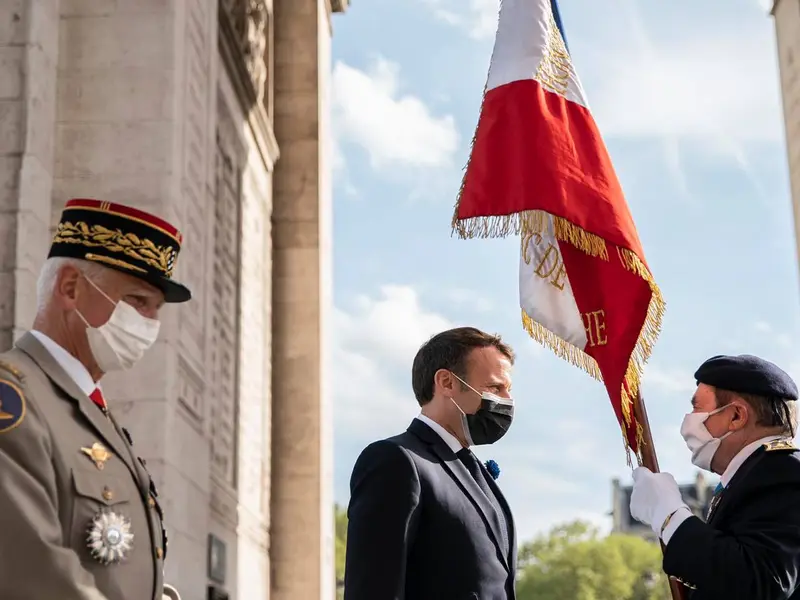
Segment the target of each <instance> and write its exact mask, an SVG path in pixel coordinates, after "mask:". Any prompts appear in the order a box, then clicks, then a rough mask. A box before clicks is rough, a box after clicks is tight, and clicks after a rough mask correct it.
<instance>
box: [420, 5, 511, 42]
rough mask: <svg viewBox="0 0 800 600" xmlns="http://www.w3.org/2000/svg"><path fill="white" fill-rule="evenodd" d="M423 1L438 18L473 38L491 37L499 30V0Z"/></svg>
mask: <svg viewBox="0 0 800 600" xmlns="http://www.w3.org/2000/svg"><path fill="white" fill-rule="evenodd" d="M422 1H423V3H424V4H426V5H427V6H428V7H429V8H430V9H431V10H432V11H433V15H434V16H435V17H436V18H437V19H439V20H441V21H444V22H445V23H448V24H450V25H454V26H456V27H458V28H460V29H463V30H464V31H466V32H467V34H468V35H469V36H470V37H471V38H473V39H476V40H484V39H490V38H492V37H494V34H495V32H496V31H497V12H498V9H499V7H500V3H499V0H422ZM467 2H468V4H467ZM465 4H466V6H465Z"/></svg>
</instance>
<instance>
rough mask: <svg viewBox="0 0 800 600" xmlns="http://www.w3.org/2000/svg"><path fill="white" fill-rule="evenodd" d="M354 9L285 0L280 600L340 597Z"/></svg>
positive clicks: (276, 256) (281, 20) (274, 523)
mask: <svg viewBox="0 0 800 600" xmlns="http://www.w3.org/2000/svg"><path fill="white" fill-rule="evenodd" d="M345 4H346V3H342V2H339V3H337V4H336V6H333V7H332V6H331V4H330V3H329V2H328V1H327V0H274V13H275V46H274V47H275V71H274V72H275V79H274V83H275V88H274V124H275V137H276V138H277V140H278V145H279V146H280V149H281V158H280V160H278V162H277V163H276V166H275V174H274V179H273V217H272V222H273V294H272V328H273V334H272V335H273V338H272V339H273V342H272V361H273V363H272V365H273V366H272V397H273V399H274V403H273V409H272V423H273V427H272V497H271V530H270V534H271V535H270V560H271V564H272V580H271V591H272V596H271V598H272V599H273V600H315V599H324V600H328V599H330V598H333V596H334V590H335V587H334V584H335V581H334V570H333V522H332V515H333V499H332V493H331V488H332V485H331V484H332V482H331V478H332V475H331V468H330V463H331V453H332V451H333V448H332V444H331V440H330V437H331V436H330V427H331V425H330V423H331V421H330V414H329V413H330V408H329V397H330V395H329V389H328V379H327V378H326V377H325V347H326V345H327V342H326V340H325V328H324V325H325V312H326V307H327V306H328V305H329V303H330V277H331V273H330V234H329V228H330V179H329V176H328V172H329V169H330V164H329V162H328V160H327V154H328V151H327V144H328V139H327V137H328V133H327V129H328V109H329V107H328V103H327V89H326V86H327V79H328V74H329V71H330V50H329V45H330V31H331V30H330V14H331V10H332V8H333V9H334V10H335V9H338V10H339V11H342V10H344V5H345Z"/></svg>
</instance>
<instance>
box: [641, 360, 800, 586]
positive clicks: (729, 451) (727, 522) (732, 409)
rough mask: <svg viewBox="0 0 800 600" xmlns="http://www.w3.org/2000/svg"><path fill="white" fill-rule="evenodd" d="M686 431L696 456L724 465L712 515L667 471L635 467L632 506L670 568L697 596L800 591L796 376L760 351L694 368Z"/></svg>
mask: <svg viewBox="0 0 800 600" xmlns="http://www.w3.org/2000/svg"><path fill="white" fill-rule="evenodd" d="M695 379H696V380H697V382H698V385H697V391H696V392H695V394H694V397H693V398H692V407H693V411H692V412H691V413H689V414H688V415H686V417H685V418H684V421H683V425H682V427H681V434H682V435H683V438H684V439H685V440H686V444H687V446H688V447H689V450H690V451H691V452H692V463H693V464H694V465H696V466H697V467H700V468H701V469H705V470H708V471H713V472H714V473H717V474H719V475H721V481H720V483H719V485H718V486H717V490H716V491H715V493H714V497H713V498H712V500H711V507H710V510H709V514H708V518H707V522H706V523H704V522H703V521H701V520H700V519H698V518H697V517H694V516H692V514H691V511H689V509H688V508H687V507H686V506H685V505H684V503H683V500H682V499H681V495H680V492H679V491H678V486H677V484H676V483H675V479H674V478H673V477H672V475H669V474H668V473H652V472H650V471H649V470H647V469H645V468H643V467H640V468H638V469H636V470H635V471H634V474H633V476H634V487H633V493H632V495H631V514H632V515H633V516H634V517H635V518H636V519H638V520H639V521H642V522H643V523H645V524H648V525H650V526H651V527H652V528H653V531H655V532H656V534H657V535H659V537H660V538H661V540H662V541H663V542H664V544H666V551H665V554H664V571H665V572H666V573H667V574H668V575H670V576H671V577H674V578H675V579H678V580H679V581H681V582H682V583H683V584H684V585H685V586H686V587H687V588H689V590H690V591H689V592H688V594H687V595H688V597H689V598H691V600H737V599H741V600H790V599H792V600H800V591H798V587H799V586H800V451H798V449H797V448H795V446H794V444H793V443H792V441H791V440H792V438H793V437H794V435H795V432H796V421H797V419H796V408H795V403H796V400H797V397H798V393H797V386H796V385H795V383H794V381H792V379H791V378H790V377H789V376H788V375H787V374H786V373H784V372H783V371H782V370H781V369H779V368H778V367H777V366H775V365H774V364H772V363H770V362H767V361H765V360H762V359H760V358H757V357H755V356H748V355H743V356H715V357H713V358H711V359H709V360H707V361H706V362H705V363H703V365H701V367H700V368H699V369H698V370H697V372H696V373H695Z"/></svg>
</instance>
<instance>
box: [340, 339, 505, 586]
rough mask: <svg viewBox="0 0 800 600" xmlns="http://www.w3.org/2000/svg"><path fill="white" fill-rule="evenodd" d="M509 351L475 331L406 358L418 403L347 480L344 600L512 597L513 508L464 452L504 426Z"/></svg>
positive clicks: (469, 453)
mask: <svg viewBox="0 0 800 600" xmlns="http://www.w3.org/2000/svg"><path fill="white" fill-rule="evenodd" d="M513 363H514V353H513V351H512V350H511V348H510V347H508V346H507V345H506V344H505V343H503V341H502V340H501V339H500V338H499V337H498V336H495V335H489V334H486V333H484V332H482V331H479V330H478V329H475V328H472V327H461V328H457V329H451V330H449V331H445V332H443V333H440V334H438V335H436V336H434V337H433V338H431V339H430V340H429V341H428V342H427V343H426V344H424V345H423V346H422V347H421V348H420V350H419V352H418V353H417V356H416V357H415V359H414V364H413V367H412V386H413V389H414V395H415V396H416V398H417V401H418V402H419V404H420V406H421V407H422V410H421V414H420V415H419V416H418V417H417V418H416V419H414V421H412V423H411V425H410V426H409V428H408V430H407V431H406V432H405V433H401V434H400V435H397V436H395V437H392V438H389V439H386V440H381V441H378V442H374V443H373V444H371V445H369V446H368V447H367V448H366V449H365V450H364V451H363V452H362V453H361V455H360V456H359V458H358V460H357V462H356V465H355V468H354V469H353V474H352V477H351V479H350V505H349V507H348V519H349V523H348V529H347V559H346V566H345V578H344V581H345V586H344V597H345V600H451V599H452V600H513V599H514V597H515V596H514V573H515V569H516V561H517V551H516V539H515V533H514V522H513V518H512V515H511V510H510V509H509V507H508V504H507V503H506V501H505V498H503V494H502V493H501V492H500V489H499V488H498V487H497V484H496V483H495V481H494V478H493V477H492V476H491V475H490V473H489V472H488V471H487V469H486V468H485V467H484V466H483V465H481V464H480V462H479V461H478V459H477V458H476V457H475V455H474V454H473V453H472V451H471V450H470V449H469V448H470V446H473V445H481V444H491V443H494V442H495V441H497V440H499V439H500V438H501V437H502V436H503V435H504V434H505V433H506V431H507V430H508V428H509V426H510V425H511V420H512V418H513V415H514V403H513V401H512V400H511V397H510V391H511V367H512V365H513Z"/></svg>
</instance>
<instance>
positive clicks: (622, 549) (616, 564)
mask: <svg viewBox="0 0 800 600" xmlns="http://www.w3.org/2000/svg"><path fill="white" fill-rule="evenodd" d="M334 516H335V521H336V582H337V597H338V598H340V599H341V598H342V597H343V595H344V564H345V552H346V549H347V513H346V511H345V510H344V509H342V508H341V507H339V506H335V507H334ZM517 598H518V600H564V599H565V598H569V599H570V600H669V599H670V593H669V585H668V583H667V578H666V576H665V575H664V573H663V571H662V570H661V549H660V548H659V547H658V546H657V545H656V544H654V543H652V542H648V541H646V540H643V539H641V538H639V537H636V536H632V535H620V534H612V535H607V536H605V535H600V534H599V532H598V531H597V529H595V528H593V527H592V526H590V525H589V524H587V523H584V522H582V521H574V522H572V523H567V524H565V525H560V526H558V527H555V528H553V529H552V530H551V531H550V532H549V533H548V534H546V535H542V536H540V537H538V538H536V539H535V540H533V541H531V542H528V543H526V544H523V545H522V546H521V547H520V549H519V568H518V580H517Z"/></svg>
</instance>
